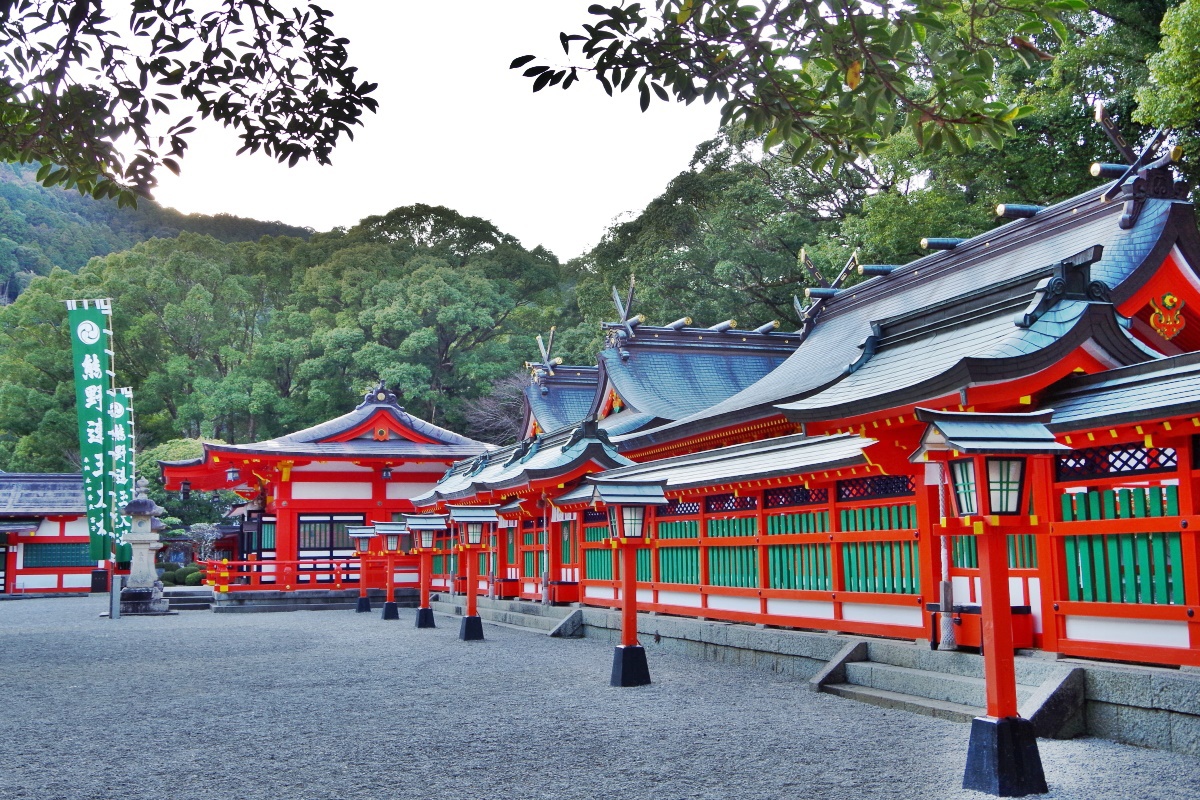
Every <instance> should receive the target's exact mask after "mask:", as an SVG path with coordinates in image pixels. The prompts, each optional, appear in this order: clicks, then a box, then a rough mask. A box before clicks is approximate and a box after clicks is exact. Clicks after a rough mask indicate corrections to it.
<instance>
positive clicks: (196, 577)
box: [183, 572, 204, 586]
mask: <svg viewBox="0 0 1200 800" xmlns="http://www.w3.org/2000/svg"><path fill="white" fill-rule="evenodd" d="M203 580H204V573H203V572H189V573H188V575H187V577H186V578H184V579H183V582H184V583H186V584H187V585H188V586H199V585H200V584H201V582H202V581H203Z"/></svg>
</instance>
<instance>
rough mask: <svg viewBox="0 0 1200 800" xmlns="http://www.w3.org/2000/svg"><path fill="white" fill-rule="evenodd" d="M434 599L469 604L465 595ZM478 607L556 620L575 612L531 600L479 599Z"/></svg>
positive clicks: (442, 595) (567, 607) (436, 597)
mask: <svg viewBox="0 0 1200 800" xmlns="http://www.w3.org/2000/svg"><path fill="white" fill-rule="evenodd" d="M432 599H433V601H434V602H443V603H453V604H454V605H460V606H465V605H466V603H467V598H466V597H464V596H463V595H455V596H454V597H450V596H449V595H446V594H441V595H436V596H434V597H433V598H432ZM476 606H477V607H478V608H480V609H485V608H487V609H492V610H495V611H502V612H506V613H514V614H526V615H529V616H535V617H552V618H554V619H556V620H561V619H565V618H566V617H568V616H570V614H571V612H572V611H574V610H575V609H573V608H571V607H570V606H554V605H546V604H544V603H538V602H535V601H531V600H492V599H489V598H487V597H480V598H477V599H476Z"/></svg>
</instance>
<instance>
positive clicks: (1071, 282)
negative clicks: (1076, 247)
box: [1015, 244, 1111, 328]
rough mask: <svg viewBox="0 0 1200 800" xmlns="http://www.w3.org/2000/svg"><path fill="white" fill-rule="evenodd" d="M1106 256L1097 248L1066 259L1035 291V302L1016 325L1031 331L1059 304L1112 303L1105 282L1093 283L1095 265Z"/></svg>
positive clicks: (1101, 248) (1031, 302) (1102, 248)
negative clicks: (1079, 302)
mask: <svg viewBox="0 0 1200 800" xmlns="http://www.w3.org/2000/svg"><path fill="white" fill-rule="evenodd" d="M1103 255H1104V247H1103V245H1098V244H1094V245H1092V246H1091V247H1089V248H1087V249H1086V250H1081V251H1079V252H1078V253H1076V254H1075V255H1073V256H1069V257H1068V258H1064V259H1063V260H1062V261H1059V262H1058V263H1057V264H1055V265H1053V266H1052V267H1051V268H1052V269H1053V270H1054V274H1053V275H1051V276H1050V277H1048V278H1043V279H1042V280H1041V281H1039V282H1038V285H1037V287H1036V288H1035V289H1034V292H1035V293H1034V296H1033V300H1031V301H1030V303H1029V306H1028V307H1027V308H1026V309H1025V311H1024V313H1022V314H1021V316H1019V317H1017V318H1016V320H1015V323H1016V325H1017V327H1019V328H1028V327H1030V326H1032V325H1033V324H1034V323H1035V322H1037V321H1038V320H1039V319H1040V318H1041V317H1042V315H1043V314H1045V313H1046V312H1047V311H1049V310H1050V309H1051V308H1053V307H1054V306H1055V305H1057V303H1058V302H1059V301H1060V300H1081V301H1083V302H1086V303H1109V302H1111V298H1110V297H1109V287H1108V284H1107V283H1105V282H1104V281H1094V280H1092V264H1095V263H1096V262H1097V261H1099V260H1100V258H1101V257H1102V256H1103Z"/></svg>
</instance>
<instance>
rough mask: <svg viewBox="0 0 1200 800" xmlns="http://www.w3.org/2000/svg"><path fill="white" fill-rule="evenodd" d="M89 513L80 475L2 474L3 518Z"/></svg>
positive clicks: (0, 503) (0, 513)
mask: <svg viewBox="0 0 1200 800" xmlns="http://www.w3.org/2000/svg"><path fill="white" fill-rule="evenodd" d="M86 512H87V503H86V502H85V501H84V499H83V476H82V475H80V474H79V473H78V472H72V473H45V474H39V473H27V472H0V518H4V517H29V516H49V515H51V514H84V513H86Z"/></svg>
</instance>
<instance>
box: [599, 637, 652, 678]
mask: <svg viewBox="0 0 1200 800" xmlns="http://www.w3.org/2000/svg"><path fill="white" fill-rule="evenodd" d="M648 683H650V665H649V664H647V663H646V648H644V647H642V646H641V645H640V644H635V645H629V646H628V647H627V646H625V645H618V646H617V647H615V648H614V649H613V665H612V680H610V681H609V684H610V685H612V686H645V685H646V684H648Z"/></svg>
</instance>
